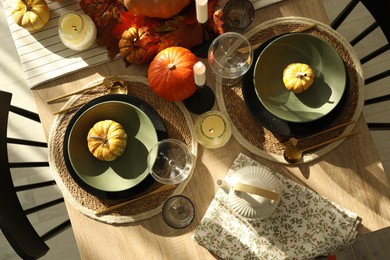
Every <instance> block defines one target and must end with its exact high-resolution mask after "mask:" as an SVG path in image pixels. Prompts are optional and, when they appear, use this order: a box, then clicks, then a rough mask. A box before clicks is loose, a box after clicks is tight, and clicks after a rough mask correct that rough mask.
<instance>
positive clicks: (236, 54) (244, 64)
mask: <svg viewBox="0 0 390 260" xmlns="http://www.w3.org/2000/svg"><path fill="white" fill-rule="evenodd" d="M208 62H209V65H210V67H211V69H212V70H213V72H214V73H215V75H216V79H217V82H220V83H221V84H223V85H233V84H235V83H237V81H238V80H239V79H240V78H241V77H242V76H243V75H244V74H245V73H246V72H247V71H248V70H249V68H250V67H251V64H252V62H253V50H252V47H251V44H250V43H249V41H248V39H247V38H246V37H245V36H243V35H242V34H239V33H236V32H227V33H224V34H221V35H219V36H218V37H217V38H215V39H214V40H213V42H212V43H211V45H210V48H209V52H208Z"/></svg>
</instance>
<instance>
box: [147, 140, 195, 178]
mask: <svg viewBox="0 0 390 260" xmlns="http://www.w3.org/2000/svg"><path fill="white" fill-rule="evenodd" d="M193 164H194V157H193V155H192V153H191V152H190V150H189V149H188V147H187V145H185V144H184V143H183V142H181V141H179V140H176V139H164V140H162V141H160V142H158V143H157V144H156V145H155V146H153V147H152V149H151V150H150V151H149V154H148V158H147V165H148V169H149V171H150V174H151V175H152V177H153V178H154V179H155V180H156V181H158V182H160V183H162V184H170V185H173V184H178V183H180V182H182V181H184V180H185V179H187V177H188V176H189V175H190V174H191V172H192V168H193Z"/></svg>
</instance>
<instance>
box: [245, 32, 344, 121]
mask: <svg viewBox="0 0 390 260" xmlns="http://www.w3.org/2000/svg"><path fill="white" fill-rule="evenodd" d="M291 63H305V64H307V65H309V66H310V67H311V68H312V69H313V71H314V74H315V79H314V83H313V85H312V86H311V87H310V88H309V89H308V90H306V91H305V92H303V93H300V94H295V93H293V92H291V91H288V90H287V89H286V88H285V86H284V84H283V70H284V69H285V68H286V67H287V66H288V65H289V64H291ZM253 80H254V85H255V90H256V94H257V96H258V98H259V100H260V102H261V103H262V104H263V106H264V107H265V108H266V109H267V110H268V111H269V112H270V113H272V114H273V115H275V116H277V117H279V118H281V119H283V120H285V121H289V122H296V123H302V122H310V121H314V120H317V119H319V118H321V117H323V116H325V115H327V114H328V113H330V112H331V111H332V110H333V109H334V108H335V107H336V106H337V105H338V104H339V102H340V100H341V98H342V96H343V94H344V91H345V86H346V81H347V75H346V70H345V66H344V62H343V60H342V59H341V57H340V55H339V54H338V52H337V51H336V49H335V48H333V46H331V45H330V44H328V43H327V42H326V41H324V40H323V39H321V38H319V37H317V36H313V35H310V34H304V33H292V34H286V35H283V36H281V37H278V38H276V39H275V40H274V41H272V42H271V43H269V44H268V45H267V46H266V47H265V48H264V50H263V51H262V52H261V53H260V55H259V58H258V59H257V62H256V65H255V69H254V77H253Z"/></svg>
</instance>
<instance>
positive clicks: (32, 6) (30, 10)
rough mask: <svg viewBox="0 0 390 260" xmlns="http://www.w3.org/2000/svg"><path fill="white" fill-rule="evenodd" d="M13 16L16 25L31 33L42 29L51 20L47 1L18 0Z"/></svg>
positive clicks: (13, 9) (14, 6)
mask: <svg viewBox="0 0 390 260" xmlns="http://www.w3.org/2000/svg"><path fill="white" fill-rule="evenodd" d="M11 14H12V18H13V19H14V21H15V23H16V24H18V25H19V26H21V27H23V28H25V29H27V30H29V31H36V30H39V29H41V28H42V27H44V26H45V25H46V24H47V22H48V21H49V18H50V11H49V7H48V5H47V3H46V2H45V0H16V1H15V2H14V5H13V7H12V11H11Z"/></svg>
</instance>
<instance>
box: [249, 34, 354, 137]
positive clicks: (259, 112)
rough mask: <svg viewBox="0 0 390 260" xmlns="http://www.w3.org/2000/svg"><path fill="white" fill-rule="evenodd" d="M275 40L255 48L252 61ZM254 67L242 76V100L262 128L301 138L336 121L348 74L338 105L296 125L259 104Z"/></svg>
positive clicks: (340, 109)
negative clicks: (309, 120) (325, 113)
mask: <svg viewBox="0 0 390 260" xmlns="http://www.w3.org/2000/svg"><path fill="white" fill-rule="evenodd" d="M276 38H278V36H277V37H273V38H271V39H269V40H268V41H266V42H264V43H263V44H262V45H261V46H260V47H259V48H257V49H256V50H255V51H254V58H253V60H254V61H257V59H258V58H259V55H260V53H261V52H262V51H263V50H264V48H265V47H266V46H267V45H268V44H269V43H271V42H272V41H273V40H275V39H276ZM255 65H256V62H253V63H252V65H251V67H250V69H249V70H248V72H247V73H246V74H245V75H244V77H243V80H242V92H243V96H244V100H245V103H246V105H247V107H248V108H249V110H250V112H251V113H252V115H253V116H254V117H255V118H256V119H257V121H258V122H259V123H260V124H261V125H262V126H264V127H265V128H267V129H268V130H269V131H271V132H273V133H275V134H278V135H281V136H286V137H291V136H293V137H297V138H301V137H305V136H308V135H311V134H314V133H316V132H319V131H321V130H324V129H325V128H327V126H329V125H330V124H331V123H332V122H333V121H335V120H336V118H337V117H338V116H339V114H340V113H341V111H342V109H343V107H344V105H345V103H346V99H347V98H346V97H347V94H346V93H348V85H349V84H348V74H347V85H346V90H345V91H344V94H343V96H342V98H341V100H340V102H339V104H338V105H337V106H336V107H335V108H334V109H333V110H332V111H331V112H329V113H328V114H327V115H325V116H323V117H321V118H319V119H317V120H314V121H311V122H303V123H296V122H288V121H285V120H283V119H281V118H279V117H277V116H275V115H273V114H272V113H270V112H269V111H268V110H267V109H266V108H265V107H264V106H263V104H261V102H260V100H259V98H258V97H257V94H256V91H255V86H254V83H253V73H254V69H255Z"/></svg>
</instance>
